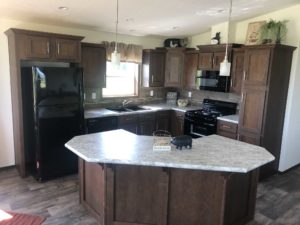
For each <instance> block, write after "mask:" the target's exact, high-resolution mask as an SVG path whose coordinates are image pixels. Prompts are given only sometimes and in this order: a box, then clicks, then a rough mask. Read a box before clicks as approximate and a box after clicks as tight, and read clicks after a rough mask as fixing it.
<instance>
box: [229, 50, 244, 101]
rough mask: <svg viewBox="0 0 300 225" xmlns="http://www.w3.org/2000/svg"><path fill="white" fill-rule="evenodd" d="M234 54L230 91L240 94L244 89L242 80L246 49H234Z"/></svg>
mask: <svg viewBox="0 0 300 225" xmlns="http://www.w3.org/2000/svg"><path fill="white" fill-rule="evenodd" d="M232 54H233V55H232V64H231V75H230V76H231V84H230V92H233V93H236V94H239V95H240V94H241V91H242V80H243V74H244V54H245V53H244V49H243V48H236V49H233V50H232Z"/></svg>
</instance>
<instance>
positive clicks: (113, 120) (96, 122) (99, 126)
mask: <svg viewBox="0 0 300 225" xmlns="http://www.w3.org/2000/svg"><path fill="white" fill-rule="evenodd" d="M115 129H118V120H117V117H116V116H107V117H100V118H89V119H87V120H86V133H88V134H91V133H96V132H103V131H109V130H115Z"/></svg>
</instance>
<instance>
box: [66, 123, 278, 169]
mask: <svg viewBox="0 0 300 225" xmlns="http://www.w3.org/2000/svg"><path fill="white" fill-rule="evenodd" d="M65 146H66V147H67V148H68V149H70V150H71V151H72V152H74V153H75V154H77V155H78V156H79V157H81V158H82V159H84V160H86V161H88V162H95V163H113V164H128V165H145V166H159V167H173V168H185V169H197V170H211V171H225V172H238V173H246V172H249V171H251V170H253V169H255V168H258V167H260V166H262V165H264V164H266V163H268V162H271V161H273V160H274V157H273V156H272V155H271V154H270V153H269V152H268V151H266V150H265V149H264V148H262V147H259V146H255V145H250V144H247V143H244V142H240V141H236V140H232V139H228V138H225V137H221V136H218V135H211V136H207V137H203V138H198V139H193V147H192V149H191V150H188V149H183V150H176V149H175V147H174V146H172V150H171V151H169V152H156V151H153V150H152V146H153V137H151V136H138V135H135V134H132V133H129V132H127V131H125V130H121V129H120V130H114V131H107V132H101V133H94V134H87V135H82V136H76V137H74V138H73V139H71V140H70V141H69V142H67V143H66V144H65Z"/></svg>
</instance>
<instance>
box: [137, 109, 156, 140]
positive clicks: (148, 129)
mask: <svg viewBox="0 0 300 225" xmlns="http://www.w3.org/2000/svg"><path fill="white" fill-rule="evenodd" d="M154 131H155V113H154V112H150V113H141V114H139V132H138V134H140V135H149V136H152V135H153V132H154Z"/></svg>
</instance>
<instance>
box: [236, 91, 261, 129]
mask: <svg viewBox="0 0 300 225" xmlns="http://www.w3.org/2000/svg"><path fill="white" fill-rule="evenodd" d="M265 95H266V90H265V89H263V88H261V89H258V88H244V90H243V93H242V104H241V110H240V119H239V130H240V131H243V132H251V133H254V134H260V133H261V130H262V121H263V114H264V104H265Z"/></svg>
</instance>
